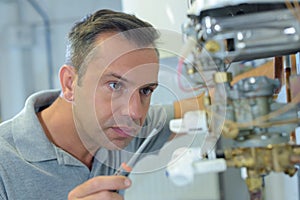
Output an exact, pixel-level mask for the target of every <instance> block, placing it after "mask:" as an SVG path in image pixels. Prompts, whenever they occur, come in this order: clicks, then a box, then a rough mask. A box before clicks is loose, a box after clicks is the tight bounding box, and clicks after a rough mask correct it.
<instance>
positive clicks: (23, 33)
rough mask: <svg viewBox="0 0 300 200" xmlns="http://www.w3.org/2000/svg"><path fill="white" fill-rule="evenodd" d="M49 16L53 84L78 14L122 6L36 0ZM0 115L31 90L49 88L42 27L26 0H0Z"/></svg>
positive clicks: (102, 0)
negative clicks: (69, 32)
mask: <svg viewBox="0 0 300 200" xmlns="http://www.w3.org/2000/svg"><path fill="white" fill-rule="evenodd" d="M35 1H36V2H37V3H38V4H39V5H40V7H41V8H42V9H43V10H44V11H45V13H46V14H47V15H48V17H49V19H50V32H51V46H52V57H51V60H52V66H51V69H52V72H53V73H52V75H51V77H52V78H51V80H52V81H53V87H54V88H58V87H59V82H58V77H57V74H58V70H59V68H60V66H61V65H62V64H63V63H64V55H65V44H66V40H65V39H66V34H67V32H68V31H69V29H70V28H71V26H72V25H73V23H74V22H75V21H77V20H79V19H80V18H81V17H83V16H85V15H86V14H88V13H91V12H94V11H95V10H97V9H100V8H110V9H114V10H122V4H121V1H120V0H110V1H107V0H85V1H82V0H35ZM0 19H1V20H0V44H1V45H0V57H1V59H0V118H2V120H5V119H8V118H10V117H12V116H13V115H15V114H16V113H17V112H19V111H20V110H21V109H22V107H23V105H24V101H25V99H26V98H27V97H28V95H30V94H31V93H33V92H35V91H38V90H42V89H48V88H49V87H50V84H49V78H48V77H49V76H48V71H49V70H48V66H47V65H48V64H47V51H46V43H45V27H44V24H43V21H42V19H41V17H40V16H39V15H38V14H37V12H36V11H35V10H34V9H33V7H32V6H31V5H30V4H29V2H28V1H27V0H0Z"/></svg>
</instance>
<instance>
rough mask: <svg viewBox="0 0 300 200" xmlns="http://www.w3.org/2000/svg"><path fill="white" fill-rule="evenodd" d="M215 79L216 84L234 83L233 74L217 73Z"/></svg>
mask: <svg viewBox="0 0 300 200" xmlns="http://www.w3.org/2000/svg"><path fill="white" fill-rule="evenodd" d="M213 77H214V81H215V83H230V82H231V81H232V74H231V73H229V72H216V73H215V74H214V75H213Z"/></svg>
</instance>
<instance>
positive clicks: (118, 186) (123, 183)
mask: <svg viewBox="0 0 300 200" xmlns="http://www.w3.org/2000/svg"><path fill="white" fill-rule="evenodd" d="M130 185H131V181H130V179H128V178H127V177H125V176H97V177H94V178H92V179H90V180H88V181H86V182H84V183H83V184H81V185H79V186H77V187H76V188H74V189H73V190H72V191H71V192H70V193H69V197H70V199H76V198H82V197H85V196H88V195H91V194H94V193H98V192H100V191H105V190H109V191H113V190H122V189H126V188H128V187H129V186H130Z"/></svg>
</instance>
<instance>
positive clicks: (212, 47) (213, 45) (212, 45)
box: [205, 40, 221, 53]
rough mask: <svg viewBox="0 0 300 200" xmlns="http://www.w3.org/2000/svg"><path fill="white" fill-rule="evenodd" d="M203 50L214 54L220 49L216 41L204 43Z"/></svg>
mask: <svg viewBox="0 0 300 200" xmlns="http://www.w3.org/2000/svg"><path fill="white" fill-rule="evenodd" d="M205 49H206V50H207V51H209V52H211V53H216V52H218V51H220V50H221V47H220V45H219V43H218V42H217V41H215V40H209V41H207V42H206V43H205Z"/></svg>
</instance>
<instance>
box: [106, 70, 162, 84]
mask: <svg viewBox="0 0 300 200" xmlns="http://www.w3.org/2000/svg"><path fill="white" fill-rule="evenodd" d="M104 77H115V78H117V79H120V80H121V81H124V82H127V83H130V81H129V80H128V79H126V78H124V77H123V76H121V75H119V74H117V73H114V72H112V73H108V74H105V75H104ZM158 85H159V84H158V82H153V83H148V84H146V85H145V87H152V86H154V87H157V86H158Z"/></svg>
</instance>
